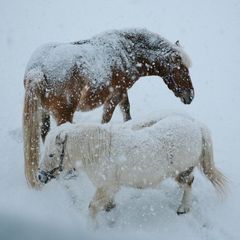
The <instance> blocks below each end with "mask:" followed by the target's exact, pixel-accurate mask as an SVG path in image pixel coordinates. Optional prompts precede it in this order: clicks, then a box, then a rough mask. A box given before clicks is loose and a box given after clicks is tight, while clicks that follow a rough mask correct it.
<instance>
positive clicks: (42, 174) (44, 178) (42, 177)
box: [38, 171, 48, 183]
mask: <svg viewBox="0 0 240 240" xmlns="http://www.w3.org/2000/svg"><path fill="white" fill-rule="evenodd" d="M38 180H39V181H40V182H41V183H47V181H48V177H47V175H46V173H45V172H43V171H41V172H40V173H39V174H38Z"/></svg>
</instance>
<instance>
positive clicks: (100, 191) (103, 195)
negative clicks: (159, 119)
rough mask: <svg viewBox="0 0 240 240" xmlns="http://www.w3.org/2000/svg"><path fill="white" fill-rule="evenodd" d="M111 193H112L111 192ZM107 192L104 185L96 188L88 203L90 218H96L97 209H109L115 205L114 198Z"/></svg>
mask: <svg viewBox="0 0 240 240" xmlns="http://www.w3.org/2000/svg"><path fill="white" fill-rule="evenodd" d="M111 195H112V194H111ZM111 195H110V194H109V191H108V189H107V188H105V187H100V188H97V190H96V192H95V195H94V197H93V199H92V201H91V202H90V204H89V211H90V216H91V217H92V219H95V218H96V215H97V213H98V212H99V211H101V210H105V211H110V210H111V209H112V208H114V207H115V206H116V204H115V203H114V198H113V196H111Z"/></svg>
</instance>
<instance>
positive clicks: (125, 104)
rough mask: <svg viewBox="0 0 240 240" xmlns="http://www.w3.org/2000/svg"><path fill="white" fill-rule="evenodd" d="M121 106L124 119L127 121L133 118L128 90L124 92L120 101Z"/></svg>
mask: <svg viewBox="0 0 240 240" xmlns="http://www.w3.org/2000/svg"><path fill="white" fill-rule="evenodd" d="M119 106H120V109H121V111H122V114H123V121H124V122H126V121H128V120H131V119H132V118H131V115H130V103H129V98H128V94H127V92H125V93H123V94H122V100H121V101H120V103H119Z"/></svg>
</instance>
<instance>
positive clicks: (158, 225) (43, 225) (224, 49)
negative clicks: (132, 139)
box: [0, 0, 240, 240]
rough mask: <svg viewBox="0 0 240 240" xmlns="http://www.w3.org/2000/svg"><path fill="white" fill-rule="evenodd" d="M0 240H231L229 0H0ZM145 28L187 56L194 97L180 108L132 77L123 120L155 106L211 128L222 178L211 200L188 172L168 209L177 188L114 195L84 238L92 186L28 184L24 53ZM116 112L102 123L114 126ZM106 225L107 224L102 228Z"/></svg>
mask: <svg viewBox="0 0 240 240" xmlns="http://www.w3.org/2000/svg"><path fill="white" fill-rule="evenodd" d="M0 16H1V22H0V73H1V75H0V86H1V88H0V114H1V115H0V166H1V168H0V192H1V194H0V239H38V238H39V239H43V238H44V239H50V238H51V239H66V238H68V239H74V238H75V239H113V238H114V239H149V240H151V239H177V238H180V239H195V240H198V239H209V240H210V239H211V240H212V239H220V240H222V239H223V240H224V239H227V240H232V239H236V240H237V239H240V229H239V218H240V208H239V202H240V174H239V168H240V162H239V148H240V125H239V123H240V113H239V107H240V79H239V72H238V71H239V67H240V54H239V53H240V30H239V29H240V28H239V24H240V2H239V0H225V1H224V0H212V1H208V0H202V1H192V0H182V1H179V0H173V1H170V0H169V1H161V0H145V1H144V0H128V1H127V0H115V1H111V0H104V1H93V0H88V1H84V0H71V1H70V0H61V1H57V0H56V1H53V0H52V1H51V0H45V1H41V0H23V1H18V0H15V1H14V0H12V1H9V0H0ZM127 27H141V28H142V27H145V28H148V29H149V30H151V31H154V32H158V33H160V34H161V35H162V36H164V37H165V38H167V39H169V40H170V41H172V42H174V41H176V40H180V42H181V43H182V45H183V46H184V47H185V50H186V52H187V53H188V54H189V55H190V56H191V58H192V62H193V67H192V68H191V69H190V72H191V77H192V81H193V85H194V87H195V93H196V96H195V99H194V101H193V103H192V104H191V105H190V106H186V105H184V104H182V103H181V102H180V100H179V99H177V98H176V97H175V96H174V95H173V94H172V92H171V91H169V90H168V89H167V87H166V86H165V84H164V83H163V81H162V80H161V79H160V78H157V77H148V78H143V79H141V80H139V81H138V82H137V83H136V84H135V85H134V86H133V87H132V89H131V90H130V91H129V97H130V102H131V112H132V117H133V119H137V120H141V119H144V118H146V116H147V117H149V116H151V115H155V116H156V115H158V114H161V112H164V111H165V110H168V111H171V112H172V111H175V110H176V111H178V112H179V111H183V112H185V113H187V114H190V115H192V116H193V117H195V118H197V119H199V120H201V121H203V122H205V123H206V124H207V125H208V126H209V128H210V129H211V131H212V137H213V141H214V153H215V162H216V165H217V166H218V167H219V168H220V169H221V170H222V171H223V172H224V173H225V175H226V176H227V177H228V178H229V179H230V181H231V184H230V185H231V193H230V194H229V196H228V198H227V199H225V200H223V201H220V200H219V199H218V198H217V196H216V194H215V192H214V189H213V188H212V186H211V184H210V183H209V182H208V181H207V180H206V178H205V177H203V176H202V175H201V174H199V172H197V171H196V177H195V182H194V185H193V209H192V211H191V212H190V213H189V214H187V215H184V216H177V215H176V213H175V211H176V208H177V206H178V203H179V201H180V197H181V196H180V191H179V189H178V186H177V185H176V184H175V183H174V182H172V181H166V182H164V183H163V184H162V185H161V186H160V187H159V189H155V190H152V189H148V190H144V191H142V190H136V189H130V188H124V189H122V190H121V191H120V192H119V194H118V195H117V199H116V200H117V203H118V205H117V208H116V209H115V210H114V211H113V212H112V213H110V214H106V213H102V214H100V216H99V221H100V223H101V226H100V228H99V230H98V231H97V232H94V231H93V230H92V229H91V228H90V226H89V222H88V218H87V213H88V211H87V210H88V209H87V207H88V203H89V201H90V199H91V197H92V195H93V193H94V188H93V186H92V185H91V183H90V182H89V180H88V179H87V177H86V176H85V175H84V174H82V175H80V176H79V178H78V179H76V180H70V181H68V182H56V181H53V182H51V183H49V185H47V186H46V188H44V189H43V190H42V191H34V190H31V189H29V188H28V186H27V184H26V181H25V177H24V160H23V143H22V133H21V125H22V108H23V96H24V88H23V74H24V70H25V66H26V64H27V61H28V60H29V57H30V55H31V53H32V52H33V51H34V50H35V49H36V48H37V47H38V46H39V45H41V44H43V43H46V42H56V41H58V42H69V41H76V40H80V39H85V38H89V37H91V36H93V35H94V34H97V33H100V32H102V31H105V30H109V29H120V28H127ZM101 113H102V109H101V108H99V109H97V110H95V111H92V112H88V113H78V114H76V116H75V121H76V122H80V121H82V122H83V121H85V122H86V121H91V122H100V119H101ZM121 121H122V116H121V114H120V111H119V110H117V111H116V112H115V113H114V118H113V120H112V122H113V123H114V122H121ZM110 223H111V224H110Z"/></svg>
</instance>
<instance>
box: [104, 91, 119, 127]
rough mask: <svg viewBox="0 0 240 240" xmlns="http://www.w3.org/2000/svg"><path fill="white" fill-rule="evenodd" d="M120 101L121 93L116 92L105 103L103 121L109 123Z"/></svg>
mask: <svg viewBox="0 0 240 240" xmlns="http://www.w3.org/2000/svg"><path fill="white" fill-rule="evenodd" d="M120 101H121V98H120V95H119V94H115V95H113V96H112V97H111V98H109V99H108V100H107V101H106V102H105V103H104V107H103V116H102V123H108V122H109V121H110V120H111V118H112V115H113V112H114V110H115V108H116V106H117V105H118V103H119V102H120Z"/></svg>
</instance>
